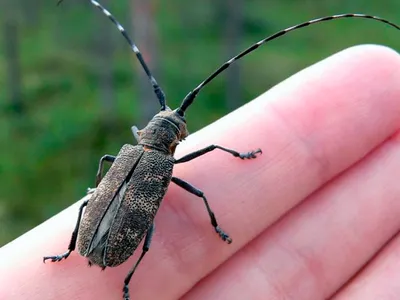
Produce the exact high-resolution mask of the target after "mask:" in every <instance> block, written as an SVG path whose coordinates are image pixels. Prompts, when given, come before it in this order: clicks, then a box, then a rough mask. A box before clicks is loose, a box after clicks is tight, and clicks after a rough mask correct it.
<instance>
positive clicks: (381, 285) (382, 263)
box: [332, 234, 400, 300]
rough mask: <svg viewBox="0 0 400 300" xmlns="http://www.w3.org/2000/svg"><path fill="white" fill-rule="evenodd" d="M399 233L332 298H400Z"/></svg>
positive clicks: (391, 299) (371, 299)
mask: <svg viewBox="0 0 400 300" xmlns="http://www.w3.org/2000/svg"><path fill="white" fill-rule="evenodd" d="M399 278H400V235H399V234H397V236H396V237H395V238H394V239H393V240H392V241H391V242H390V243H389V244H388V245H386V246H385V247H384V248H383V249H382V251H381V252H380V253H379V254H378V256H377V257H375V258H374V259H373V260H372V261H371V262H370V263H369V264H368V265H367V266H366V267H365V269H364V270H362V271H361V273H360V274H358V275H357V277H355V278H354V279H353V280H352V281H350V282H349V283H348V284H347V285H346V286H345V287H344V288H343V289H342V290H341V291H339V293H338V294H337V295H336V296H335V297H333V298H332V300H345V299H352V300H380V299H382V300H398V299H400V281H399Z"/></svg>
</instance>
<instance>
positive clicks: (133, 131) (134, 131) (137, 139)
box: [131, 126, 140, 143]
mask: <svg viewBox="0 0 400 300" xmlns="http://www.w3.org/2000/svg"><path fill="white" fill-rule="evenodd" d="M131 130H132V133H133V136H134V137H135V140H136V141H137V142H138V143H139V140H140V137H139V133H138V131H139V128H137V127H136V126H132V127H131Z"/></svg>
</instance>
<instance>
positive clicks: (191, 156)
mask: <svg viewBox="0 0 400 300" xmlns="http://www.w3.org/2000/svg"><path fill="white" fill-rule="evenodd" d="M215 149H220V150H222V151H225V152H228V153H230V154H232V155H233V156H234V157H239V158H241V159H245V158H248V159H250V158H256V157H257V156H256V154H257V153H262V151H261V149H257V150H254V151H249V152H247V153H240V152H237V151H235V150H232V149H228V148H224V147H221V146H218V145H210V146H208V147H205V148H203V149H200V150H197V151H195V152H192V153H189V154H186V155H185V156H183V157H181V158H180V159H177V160H175V163H176V164H180V163H184V162H187V161H189V160H192V159H195V158H197V157H199V156H202V155H204V154H206V153H208V152H211V151H213V150H215Z"/></svg>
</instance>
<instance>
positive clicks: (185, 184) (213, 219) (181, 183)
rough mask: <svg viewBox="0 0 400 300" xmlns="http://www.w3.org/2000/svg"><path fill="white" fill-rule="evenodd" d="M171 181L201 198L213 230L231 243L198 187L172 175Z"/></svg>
mask: <svg viewBox="0 0 400 300" xmlns="http://www.w3.org/2000/svg"><path fill="white" fill-rule="evenodd" d="M171 181H172V182H173V183H175V184H176V185H178V186H180V187H181V188H183V189H184V190H186V191H188V192H189V193H191V194H193V195H196V196H197V197H200V198H203V201H204V204H205V206H206V208H207V212H208V215H209V216H210V220H211V225H212V226H213V227H214V229H215V232H216V233H218V235H219V236H220V237H221V239H222V240H223V241H225V242H227V243H228V244H230V243H232V239H231V238H230V237H229V235H228V234H227V233H225V232H224V231H223V230H222V229H221V227H219V226H218V222H217V218H216V217H215V215H214V212H213V211H212V210H211V208H210V205H209V204H208V201H207V198H206V196H204V193H203V192H202V191H200V190H199V189H197V188H195V187H194V186H193V185H191V184H190V183H188V182H186V181H184V180H182V179H180V178H176V177H172V179H171Z"/></svg>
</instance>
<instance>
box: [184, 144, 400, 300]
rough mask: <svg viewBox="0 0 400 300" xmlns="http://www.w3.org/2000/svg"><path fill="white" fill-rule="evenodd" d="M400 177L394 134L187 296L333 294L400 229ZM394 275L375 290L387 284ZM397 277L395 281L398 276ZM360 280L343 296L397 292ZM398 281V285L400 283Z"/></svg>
mask: <svg viewBox="0 0 400 300" xmlns="http://www.w3.org/2000/svg"><path fill="white" fill-rule="evenodd" d="M399 176H400V139H398V138H395V139H391V140H389V141H387V142H386V143H385V144H384V145H383V146H381V147H380V148H379V149H377V150H376V151H375V152H374V153H373V154H371V155H369V156H368V157H367V158H366V159H364V160H363V161H362V162H360V163H359V164H357V165H356V166H354V167H353V168H352V169H351V170H348V171H347V172H346V173H344V174H342V175H341V176H339V178H337V179H335V180H334V181H331V182H330V183H329V184H327V185H326V186H325V187H323V188H322V189H321V190H319V191H318V192H317V193H315V194H314V195H312V196H311V197H310V198H309V199H308V200H307V201H305V202H303V203H302V204H301V205H300V206H298V207H296V208H295V209H294V210H293V211H292V212H291V213H289V214H288V215H287V216H286V217H285V218H284V219H282V220H281V221H280V222H278V223H277V224H275V225H274V226H273V227H272V228H271V229H269V230H267V231H266V232H264V233H263V234H262V235H261V236H259V237H258V238H257V239H256V240H255V241H254V242H251V243H249V244H248V245H246V247H245V248H243V249H242V250H240V251H239V252H238V253H237V254H235V255H234V256H233V257H231V258H230V259H229V261H228V262H226V263H225V264H223V265H222V266H220V267H219V269H218V270H217V271H216V272H214V273H213V274H212V275H210V276H208V277H207V278H205V279H203V280H202V281H201V282H200V283H199V284H197V285H196V286H195V287H194V289H193V290H191V291H190V292H189V293H188V294H187V295H186V296H185V297H184V298H183V299H187V300H189V299H190V300H196V299H215V300H219V299H221V300H222V299H231V300H235V299H255V300H256V299H296V300H309V299H328V298H329V297H330V296H331V295H332V294H333V293H335V292H336V291H337V290H338V289H339V288H340V287H341V286H342V285H343V284H345V283H346V282H347V281H348V280H349V279H350V278H352V276H354V274H355V273H356V272H358V270H360V269H361V268H362V267H363V266H364V265H365V263H366V262H367V261H368V260H369V259H371V258H372V257H373V256H374V254H375V253H376V252H377V251H379V249H380V248H381V247H382V246H383V245H384V244H385V243H386V242H387V241H388V240H390V239H391V238H392V237H393V235H395V234H396V233H397V232H398V231H399V229H400V218H399V217H398V216H399V215H400V201H398V200H399V199H400V186H399V184H398V178H399ZM398 245H400V244H398ZM394 256H397V257H396V259H398V255H394ZM393 259H394V258H393ZM397 266H398V267H399V266H400V264H399V263H397ZM387 271H388V270H386V272H387ZM387 273H389V272H387ZM390 273H393V272H390ZM397 273H399V274H400V268H397ZM376 275H383V274H376ZM392 275H393V274H392ZM388 276H389V274H386V276H385V277H383V278H381V279H380V280H378V281H377V282H375V284H372V286H373V288H372V289H374V288H375V291H380V290H378V289H379V288H380V286H379V283H382V281H385V279H387V277H388ZM392 278H393V280H392V281H391V285H393V284H394V282H395V281H396V279H395V278H398V276H397V277H395V276H393V277H392ZM357 279H358V278H357ZM357 279H356V280H355V281H356V282H357V281H358V280H357ZM370 279H371V280H373V279H376V278H370ZM360 281H361V282H362V285H360V284H359V285H358V287H357V284H356V286H355V288H354V289H356V290H357V291H358V293H359V294H360V295H362V296H360V297H354V293H351V292H348V293H345V291H344V293H343V298H339V299H390V298H387V297H383V298H382V297H375V298H374V297H372V296H371V295H372V294H371V293H370V292H371V286H369V288H367V289H366V288H365V285H368V284H370V283H369V281H368V282H365V281H364V282H363V279H362V278H361V279H360ZM396 282H398V280H397V281H396ZM396 287H397V290H398V291H399V288H400V284H398V283H397V284H396ZM349 288H350V290H351V286H350V287H349ZM392 291H393V289H392ZM390 294H391V295H393V294H392V293H390ZM374 295H378V294H377V293H375V294H374ZM380 295H381V294H380ZM399 295H400V294H398V296H399ZM398 296H397V298H392V299H398V298H399V297H398Z"/></svg>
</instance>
